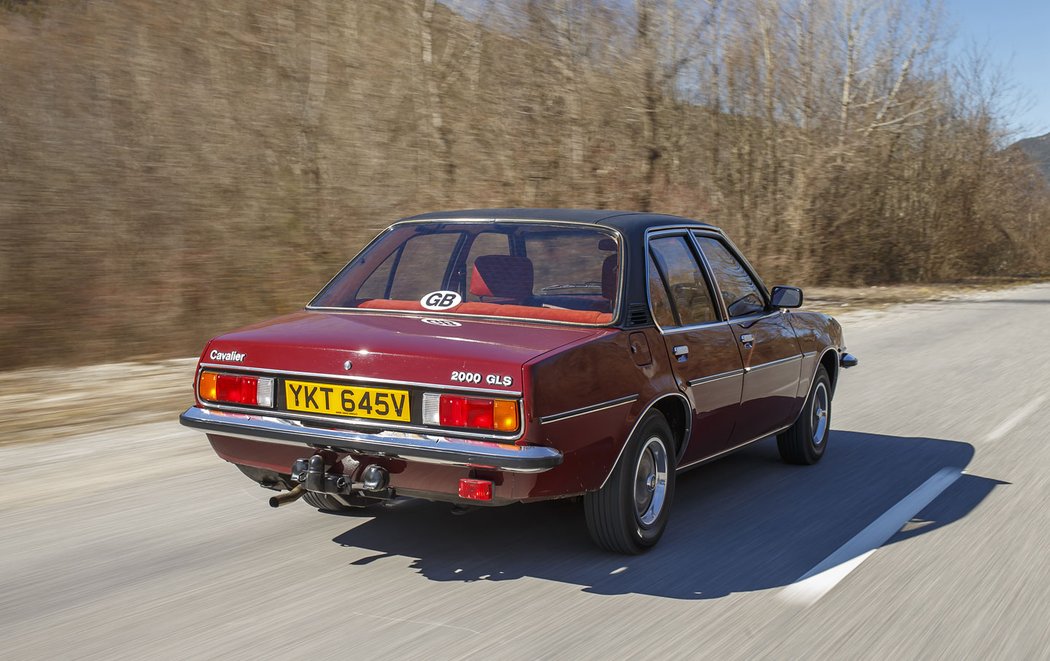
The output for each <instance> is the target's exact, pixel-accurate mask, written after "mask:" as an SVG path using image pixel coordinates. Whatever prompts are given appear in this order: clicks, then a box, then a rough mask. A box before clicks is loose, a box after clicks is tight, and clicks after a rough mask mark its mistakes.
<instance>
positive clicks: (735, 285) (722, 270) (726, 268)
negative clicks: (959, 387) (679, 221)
mask: <svg viewBox="0 0 1050 661" xmlns="http://www.w3.org/2000/svg"><path fill="white" fill-rule="evenodd" d="M696 239H697V242H699V244H700V249H701V250H703V251H704V256H705V257H706V258H707V262H708V264H710V265H711V273H712V275H714V278H715V281H716V282H718V288H719V289H721V290H722V300H723V301H725V304H726V310H727V311H728V312H729V316H730V317H743V316H746V315H749V314H755V313H756V312H761V311H762V310H765V308H766V299H765V298H764V297H763V296H762V291H761V290H760V289H759V288H758V285H757V284H756V283H755V281H754V279H753V278H752V277H751V276H750V275H749V274H748V272H747V269H745V268H744V265H743V264H741V263H740V260H738V259H737V258H736V257H734V256H733V253H731V252H729V248H727V247H726V246H725V245H724V244H723V243H722V242H721V241H719V240H718V239H714V238H711V237H708V236H698V237H696Z"/></svg>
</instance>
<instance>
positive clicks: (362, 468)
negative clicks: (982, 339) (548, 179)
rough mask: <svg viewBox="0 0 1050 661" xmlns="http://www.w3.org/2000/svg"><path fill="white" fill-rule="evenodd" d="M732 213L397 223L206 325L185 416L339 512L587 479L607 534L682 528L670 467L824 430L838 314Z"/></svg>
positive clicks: (247, 460)
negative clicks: (247, 313)
mask: <svg viewBox="0 0 1050 661" xmlns="http://www.w3.org/2000/svg"><path fill="white" fill-rule="evenodd" d="M801 304H802V292H801V291H800V290H799V289H796V288H793V287H774V288H773V289H772V290H771V291H770V290H767V289H766V287H765V285H763V284H762V281H761V280H760V279H759V277H758V275H757V274H756V273H755V271H754V269H753V268H752V267H751V266H750V265H749V264H748V263H747V261H746V260H744V258H743V257H741V256H740V254H739V253H738V252H737V250H736V248H734V247H733V245H732V243H730V242H729V240H728V239H727V238H726V236H725V234H723V233H722V232H721V230H719V229H718V228H716V227H712V226H711V225H706V224H703V223H699V222H696V221H693V220H688V219H685V218H678V217H675V216H665V215H659V214H649V213H631V212H613V211H590V210H557V209H484V210H471V211H454V212H447V213H430V214H424V215H421V216H415V217H413V218H408V219H406V220H403V221H401V222H398V223H395V224H394V225H392V226H391V227H390V228H389V229H387V230H386V231H385V232H383V233H382V234H381V235H380V236H379V237H378V238H376V239H375V240H374V241H373V242H372V243H371V244H369V245H368V247H367V248H365V249H364V250H363V251H362V252H361V254H359V255H358V256H357V257H355V258H354V259H353V261H351V262H350V263H349V264H348V265H347V266H346V267H345V268H344V269H343V270H342V271H341V272H340V273H339V274H338V275H337V276H336V277H335V278H334V279H333V280H332V281H331V282H330V283H328V285H327V286H326V287H325V288H324V289H323V290H322V291H321V293H320V294H318V295H317V297H316V298H315V299H314V300H313V301H312V302H311V303H310V304H309V305H308V306H307V307H306V309H305V310H303V311H301V312H297V313H295V314H291V315H288V316H284V317H279V318H277V319H273V320H271V321H267V322H265V323H261V324H257V325H255V326H250V327H248V328H244V329H242V330H238V331H235V332H232V333H228V334H226V335H222V336H219V337H217V338H215V339H214V340H212V341H211V342H209V343H208V345H207V346H206V347H205V349H204V352H203V354H202V355H201V359H200V364H199V366H198V368H197V376H196V388H195V390H196V404H195V405H194V406H192V407H190V408H189V409H188V410H187V411H186V412H185V413H183V414H182V417H181V421H182V423H183V424H184V425H187V426H189V427H193V428H195V429H200V430H203V431H205V432H206V433H207V434H208V439H209V441H210V442H211V445H212V447H213V448H214V449H215V452H216V453H218V455H219V456H220V457H222V458H223V459H226V460H227V461H230V462H232V463H234V464H236V465H237V466H238V467H239V468H240V469H241V470H242V471H243V472H244V473H245V474H246V475H247V476H248V477H250V478H252V479H253V480H255V481H256V482H258V483H259V484H261V485H262V486H264V487H267V488H269V489H274V490H279V491H283V492H284V493H281V494H279V495H276V496H274V497H273V498H272V499H271V501H270V502H271V505H273V506H275V507H276V506H278V505H280V504H282V503H285V502H289V501H291V500H295V499H296V498H299V497H300V496H303V497H304V498H305V500H306V502H308V503H309V504H311V505H313V506H315V507H318V508H320V509H323V510H343V509H347V508H354V507H362V506H366V505H369V504H375V503H378V502H380V501H381V500H383V499H390V498H394V497H395V496H411V497H419V498H427V499H431V500H442V501H448V502H451V503H454V504H456V505H459V506H464V505H503V504H508V503H515V502H528V501H537V500H547V499H553V498H567V497H572V496H582V498H583V503H584V510H585V513H586V520H587V526H588V529H589V530H590V533H591V535H592V537H593V538H594V540H595V541H596V542H597V543H598V544H599V545H600V546H602V547H604V548H606V549H609V550H613V551H619V552H624V553H637V552H640V551H643V550H645V549H646V548H648V547H650V546H652V545H653V544H655V543H656V542H657V540H658V539H659V538H660V535H661V534H662V533H663V531H664V528H665V527H666V525H667V520H668V515H669V513H670V509H671V502H672V500H673V496H674V485H675V474H676V473H678V472H681V471H683V470H685V469H687V468H690V467H692V466H696V465H698V464H701V463H703V462H706V461H710V460H711V459H714V458H716V457H718V456H720V455H723V454H725V453H727V452H730V451H732V450H735V449H737V448H740V447H742V446H744V445H747V444H749V443H752V442H754V441H757V440H760V439H763V438H766V437H768V436H770V435H772V434H777V442H778V447H779V448H780V453H781V455H782V456H783V458H784V459H785V460H786V461H789V462H792V463H799V464H812V463H814V462H816V461H818V460H820V458H821V456H823V454H824V452H825V449H826V447H827V440H828V432H829V423H830V412H831V399H832V395H833V394H834V392H835V386H836V384H837V382H838V377H839V369H840V367H849V366H851V365H854V364H856V359H855V358H853V357H852V356H850V355H849V354H847V353H845V345H844V344H843V340H842V329H841V327H840V326H839V324H838V322H836V321H835V320H834V319H832V318H830V317H828V316H827V315H824V314H819V313H815V312H791V311H789V308H797V307H799V306H800V305H801Z"/></svg>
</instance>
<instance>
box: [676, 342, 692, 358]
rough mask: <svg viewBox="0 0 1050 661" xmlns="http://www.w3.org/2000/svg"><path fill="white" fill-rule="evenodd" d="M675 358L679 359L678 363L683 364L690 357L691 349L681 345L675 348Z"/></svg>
mask: <svg viewBox="0 0 1050 661" xmlns="http://www.w3.org/2000/svg"><path fill="white" fill-rule="evenodd" d="M674 357H675V358H677V359H678V362H682V361H683V360H685V359H686V358H688V357H689V347H687V346H686V345H684V344H679V345H678V346H676V347H675V348H674Z"/></svg>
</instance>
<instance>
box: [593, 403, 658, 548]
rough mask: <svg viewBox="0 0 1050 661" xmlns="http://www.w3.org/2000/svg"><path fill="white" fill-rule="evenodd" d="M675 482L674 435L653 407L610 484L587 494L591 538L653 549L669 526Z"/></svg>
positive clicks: (609, 544)
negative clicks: (668, 520)
mask: <svg viewBox="0 0 1050 661" xmlns="http://www.w3.org/2000/svg"><path fill="white" fill-rule="evenodd" d="M674 483H675V445H674V435H673V434H672V433H671V427H670V426H669V425H668V424H667V420H666V419H665V418H664V416H663V414H662V413H660V412H659V411H650V412H649V413H648V414H646V416H645V418H644V419H643V420H642V422H641V424H639V425H638V428H637V429H636V430H635V432H634V434H632V435H631V438H630V439H629V440H628V441H627V447H626V448H625V449H624V453H623V456H622V457H620V461H619V463H618V464H617V466H616V468H615V470H613V473H612V475H610V476H609V479H608V480H607V481H606V483H605V486H603V487H602V488H601V489H599V490H597V491H592V492H590V493H587V494H586V495H584V497H583V508H584V514H585V516H586V519H587V530H588V531H589V532H590V534H591V539H593V540H594V542H595V543H596V544H597V545H598V546H600V547H602V548H603V549H605V550H607V551H612V552H613V553H624V554H631V555H636V554H638V553H642V552H644V551H646V550H648V549H650V548H652V547H653V546H654V545H655V544H656V542H658V541H659V540H660V537H661V535H663V533H664V529H665V528H666V527H667V519H668V517H669V516H670V512H671V503H672V501H673V500H674ZM640 510H641V511H640Z"/></svg>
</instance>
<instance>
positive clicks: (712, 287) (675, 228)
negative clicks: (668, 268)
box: [644, 225, 729, 335]
mask: <svg viewBox="0 0 1050 661" xmlns="http://www.w3.org/2000/svg"><path fill="white" fill-rule="evenodd" d="M695 230H696V227H695V226H688V225H668V226H661V227H650V228H649V229H647V230H645V237H644V243H645V251H644V252H645V302H646V304H647V305H648V306H649V317H650V318H651V319H652V320H653V324H654V325H655V326H656V329H657V330H658V331H660V333H661V334H663V335H669V334H671V333H675V332H678V331H681V330H690V329H694V328H704V327H707V326H715V325H717V324H724V323H728V322H729V315H728V314H726V311H725V305H724V304H723V302H722V293H721V291H720V290H719V289H718V284H717V283H716V282H715V280H714V278H713V276H712V275H711V271H710V269H709V267H708V266H707V263H706V258H705V257H704V256H703V252H702V251H701V250H699V247H698V246H697V244H696V241H695V240H694V239H693V237H692V234H691V232H692V231H695ZM711 231H714V230H711ZM718 232H721V230H718ZM662 236H681V237H682V238H684V239H685V240H686V243H687V244H688V245H691V246H692V247H693V250H694V252H695V254H694V257H696V256H699V257H700V263H699V266H700V272H701V273H702V274H703V276H704V280H705V281H706V282H707V288H708V293H709V294H711V295H713V297H714V299H713V300H712V301H711V303H712V304H713V305H714V308H715V315H717V316H718V317H720V318H719V319H716V320H715V321H705V322H702V323H699V324H689V325H685V326H672V327H669V328H667V329H665V328H664V327H663V326H661V325H660V322H658V321H657V320H656V315H655V314H653V301H652V296H651V295H650V293H649V276H650V273H649V261H650V259H651V257H650V253H649V250H650V245H649V243H650V241H651V240H652V239H654V238H657V239H658V238H661V237H662ZM669 298H670V296H669ZM669 303H670V304H671V305H674V301H669Z"/></svg>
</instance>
